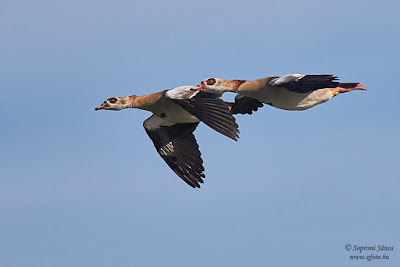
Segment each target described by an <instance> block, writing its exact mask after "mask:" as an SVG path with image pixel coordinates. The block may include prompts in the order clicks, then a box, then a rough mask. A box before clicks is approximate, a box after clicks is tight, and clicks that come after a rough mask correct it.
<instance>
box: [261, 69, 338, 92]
mask: <svg viewBox="0 0 400 267" xmlns="http://www.w3.org/2000/svg"><path fill="white" fill-rule="evenodd" d="M337 80H338V78H337V77H335V76H333V75H331V74H327V75H303V74H287V75H283V76H281V77H278V78H275V79H273V80H271V81H270V82H269V84H270V85H273V86H283V87H285V88H287V89H288V90H290V91H293V92H296V93H309V92H312V91H314V90H317V89H322V88H335V87H337V86H338V84H339V82H338V81H337Z"/></svg>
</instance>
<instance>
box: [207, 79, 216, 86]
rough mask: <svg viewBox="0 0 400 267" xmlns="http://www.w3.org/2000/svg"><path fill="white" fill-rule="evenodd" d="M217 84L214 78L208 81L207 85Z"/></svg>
mask: <svg viewBox="0 0 400 267" xmlns="http://www.w3.org/2000/svg"><path fill="white" fill-rule="evenodd" d="M215 82H216V80H215V79H214V78H211V79H208V80H207V81H206V84H207V85H213V84H214V83H215Z"/></svg>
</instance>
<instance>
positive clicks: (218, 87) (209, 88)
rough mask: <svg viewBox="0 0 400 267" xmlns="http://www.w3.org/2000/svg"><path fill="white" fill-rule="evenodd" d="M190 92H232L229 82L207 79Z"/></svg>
mask: <svg viewBox="0 0 400 267" xmlns="http://www.w3.org/2000/svg"><path fill="white" fill-rule="evenodd" d="M192 90H201V91H206V92H210V93H213V92H214V93H224V92H229V91H231V90H232V86H231V84H230V81H227V80H223V79H218V78H208V79H206V80H204V81H202V82H201V83H200V84H199V85H198V86H195V87H193V88H192Z"/></svg>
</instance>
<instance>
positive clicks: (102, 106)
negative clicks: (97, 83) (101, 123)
mask: <svg viewBox="0 0 400 267" xmlns="http://www.w3.org/2000/svg"><path fill="white" fill-rule="evenodd" d="M106 107H108V103H107V102H106V101H104V102H103V104H101V105H100V106H98V107H97V108H95V109H94V110H96V111H97V110H100V109H105V108H106Z"/></svg>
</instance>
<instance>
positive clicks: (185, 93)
mask: <svg viewBox="0 0 400 267" xmlns="http://www.w3.org/2000/svg"><path fill="white" fill-rule="evenodd" d="M193 87H194V86H193V85H185V86H179V87H176V88H174V89H170V90H168V91H167V92H165V96H166V97H168V98H171V99H189V98H192V97H193V96H195V95H197V94H198V93H199V91H192V90H190V89H192V88H193Z"/></svg>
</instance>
